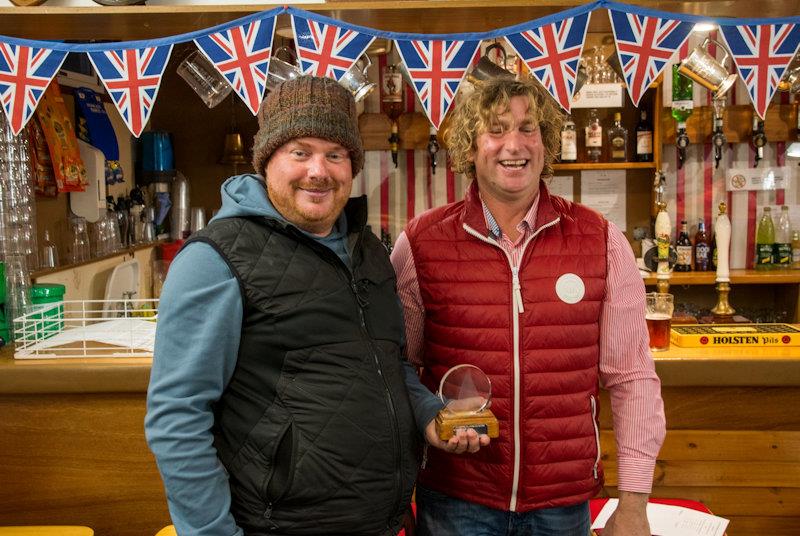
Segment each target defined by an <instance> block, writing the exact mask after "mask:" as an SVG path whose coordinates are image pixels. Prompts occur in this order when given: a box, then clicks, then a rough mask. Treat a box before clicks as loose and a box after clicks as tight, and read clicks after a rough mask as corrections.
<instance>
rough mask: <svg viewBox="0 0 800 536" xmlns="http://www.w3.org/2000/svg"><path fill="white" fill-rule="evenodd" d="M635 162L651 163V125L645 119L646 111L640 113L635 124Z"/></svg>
mask: <svg viewBox="0 0 800 536" xmlns="http://www.w3.org/2000/svg"><path fill="white" fill-rule="evenodd" d="M636 161H637V162H652V161H653V125H651V124H650V120H649V119H648V118H647V111H646V110H642V111H641V113H640V114H639V122H638V123H637V124H636Z"/></svg>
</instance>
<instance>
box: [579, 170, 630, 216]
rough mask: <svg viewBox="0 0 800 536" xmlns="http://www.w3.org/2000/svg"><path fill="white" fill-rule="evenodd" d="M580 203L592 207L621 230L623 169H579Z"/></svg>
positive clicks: (623, 189)
mask: <svg viewBox="0 0 800 536" xmlns="http://www.w3.org/2000/svg"><path fill="white" fill-rule="evenodd" d="M581 203H583V204H584V205H586V206H589V207H592V208H593V209H595V210H596V211H598V212H599V213H600V214H602V215H603V216H604V217H605V218H606V219H607V220H609V221H612V222H614V224H616V226H617V227H619V228H620V229H621V230H623V231H624V230H625V229H626V228H627V223H626V221H625V218H626V213H625V170H624V169H603V170H596V171H595V170H592V171H581Z"/></svg>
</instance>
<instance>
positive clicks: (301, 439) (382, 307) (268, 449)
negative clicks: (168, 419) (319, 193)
mask: <svg viewBox="0 0 800 536" xmlns="http://www.w3.org/2000/svg"><path fill="white" fill-rule="evenodd" d="M346 210H347V213H348V222H355V223H351V224H350V229H349V232H348V244H349V250H350V254H351V258H352V264H353V269H352V272H351V271H350V270H348V269H347V267H346V266H345V265H344V263H342V262H341V260H340V259H339V258H338V257H337V256H336V254H334V253H333V252H332V251H331V250H329V249H328V248H326V247H325V246H324V245H321V244H319V243H317V242H316V241H314V240H313V239H311V238H309V237H307V236H306V235H304V234H303V233H301V232H300V231H298V230H297V229H296V228H294V227H292V226H290V225H286V224H283V223H281V222H279V221H276V220H270V219H266V218H230V219H223V220H219V221H215V222H212V223H211V224H210V225H209V226H208V227H206V228H205V229H203V230H202V231H200V232H199V233H197V234H196V235H194V236H193V237H192V239H191V240H190V242H193V241H203V242H206V243H208V244H211V245H212V246H213V247H214V248H215V249H216V250H217V251H218V252H219V253H220V255H222V257H223V258H224V259H225V261H226V262H227V263H228V265H229V266H230V268H231V270H232V271H233V273H234V274H235V276H236V277H237V279H238V280H239V283H240V286H241V290H242V301H243V304H244V317H243V321H242V331H241V343H240V347H239V356H238V359H237V363H236V368H235V371H234V373H233V377H232V379H231V381H230V383H229V384H228V386H227V387H226V389H225V392H224V393H223V395H222V398H221V399H220V400H219V401H218V403H217V404H216V406H215V408H214V411H215V416H216V419H215V421H216V422H215V429H214V436H215V447H216V449H217V452H218V455H219V458H220V460H221V461H222V463H223V465H224V466H225V467H226V469H227V470H228V473H229V476H230V487H231V495H232V505H231V512H232V513H233V515H234V517H235V519H236V522H237V524H238V525H239V526H240V527H242V528H243V529H244V532H245V534H246V535H247V536H262V535H263V536H266V535H270V536H275V535H282V536H284V535H285V536H288V535H326V536H334V535H342V536H344V535H345V534H346V535H364V536H367V535H369V536H379V535H380V536H382V535H387V536H388V535H394V534H396V533H397V530H399V528H400V525H401V522H402V515H403V511H404V509H405V507H406V505H407V504H408V503H409V502H410V500H411V493H412V489H413V485H414V481H415V478H416V474H417V463H418V445H417V443H418V434H417V431H416V427H415V424H414V418H413V414H412V411H411V405H410V403H409V399H408V394H407V392H406V389H405V384H404V380H403V370H402V362H401V359H402V358H401V354H400V341H401V336H402V331H403V323H402V314H401V311H400V306H399V303H398V300H397V297H396V295H395V285H396V282H395V276H394V270H393V269H392V266H391V263H390V262H389V259H388V255H387V254H386V250H385V248H384V247H383V245H382V244H381V243H380V241H379V240H378V239H377V238H376V237H375V236H374V235H373V234H372V233H371V232H369V231H366V230H365V229H364V221H365V219H366V217H365V216H366V213H365V210H366V208H365V206H364V200H363V199H358V200H351V201H350V202H349V203H348V207H347V209H346Z"/></svg>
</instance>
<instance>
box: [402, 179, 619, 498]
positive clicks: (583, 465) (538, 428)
mask: <svg viewBox="0 0 800 536" xmlns="http://www.w3.org/2000/svg"><path fill="white" fill-rule="evenodd" d="M535 229H536V230H537V231H536V233H535V235H534V237H533V239H532V240H531V241H530V242H529V243H528V244H527V247H526V249H525V253H524V256H523V258H522V261H521V268H520V273H519V284H520V292H521V297H522V304H523V309H524V312H522V313H520V314H518V315H517V314H516V313H515V310H516V309H515V305H514V299H513V279H512V271H511V267H510V264H509V260H508V258H507V257H506V255H505V253H504V252H503V250H501V249H500V248H499V247H498V246H496V245H493V244H490V243H487V242H486V241H484V240H491V238H487V237H488V235H489V233H488V232H487V230H486V223H485V220H484V216H483V209H482V205H481V201H480V197H479V194H478V190H477V186H476V184H475V183H474V182H473V184H472V185H471V186H470V188H469V190H468V191H467V194H466V196H465V199H464V201H461V202H458V203H454V204H451V205H448V206H445V207H441V208H437V209H433V210H431V211H429V212H426V213H425V214H423V215H421V216H420V217H419V218H417V219H415V220H414V221H412V222H411V223H410V224H409V227H408V229H407V231H406V232H407V235H408V238H409V241H410V243H411V247H412V252H413V255H414V262H415V265H416V270H417V277H418V280H419V287H420V292H421V295H422V299H423V302H424V304H425V310H426V317H425V348H424V360H425V366H424V370H423V375H422V380H423V383H425V384H426V385H427V386H428V387H429V388H431V389H432V390H436V388H437V387H438V385H439V380H440V379H441V377H442V375H443V374H444V373H445V372H446V371H447V370H448V369H449V368H450V367H453V366H455V365H458V364H463V363H470V364H473V365H477V366H478V367H480V368H481V369H483V371H484V372H486V374H487V375H488V376H489V377H490V379H491V381H492V406H491V409H492V412H494V414H495V415H496V416H497V418H498V419H499V421H500V437H499V438H497V439H495V440H493V441H492V443H491V445H490V446H489V447H488V448H484V449H481V451H480V452H478V453H477V454H461V455H453V454H448V453H445V452H443V451H440V450H438V449H434V448H429V449H428V459H427V464H426V467H425V468H424V469H423V470H422V472H421V473H420V477H419V483H420V484H421V485H422V486H425V487H427V488H430V489H434V490H437V491H440V492H442V493H445V494H447V495H450V496H454V497H457V498H460V499H465V500H469V501H473V502H476V503H479V504H483V505H485V506H488V507H491V508H496V509H501V510H513V511H519V512H525V511H528V510H533V509H538V508H549V507H555V506H567V505H572V504H576V503H579V502H582V501H585V500H587V499H589V498H591V497H592V496H594V495H595V494H596V493H597V491H598V489H599V487H600V485H601V483H602V470H601V468H600V467H599V456H598V439H597V438H598V436H597V423H598V418H597V416H598V414H599V408H598V404H597V392H598V340H599V326H598V319H599V316H600V310H601V301H602V299H603V296H604V294H605V287H606V283H605V280H606V273H607V259H606V256H607V224H606V221H605V220H604V219H603V218H602V217H601V216H600V215H599V214H598V213H596V212H594V211H593V210H591V209H589V208H586V207H583V206H581V205H577V204H574V203H571V202H569V201H566V200H564V199H562V198H559V197H551V196H550V195H549V194H548V192H547V189H546V187H545V186H544V184H543V183H542V184H541V188H540V193H539V205H538V210H537V217H536V225H535ZM476 234H477V235H478V236H475V235H476ZM564 274H574V276H577V277H578V278H580V281H582V282H583V286H584V288H585V293H584V295H583V296H582V299H580V300H579V301H577V303H566V302H565V301H564V300H563V299H561V298H560V297H559V296H566V297H567V301H574V299H569V298H570V292H569V291H566V294H565V290H564V287H563V286H561V287H559V289H560V290H559V291H558V292H557V290H556V283H557V281H558V280H559V278H561V277H562V276H564ZM574 276H566V278H562V283H563V282H564V280H565V279H566V280H567V281H572V282H573V283H572V284H571V285H568V286H567V287H568V289H572V290H573V292H574V288H575V284H574V281H575V280H576V278H575V277H574ZM515 316H517V318H518V322H517V323H515V322H514V317H515ZM515 333H518V337H517V340H518V341H519V344H518V347H519V350H518V355H519V358H518V359H515V355H516V354H515V348H516V347H517V345H516V344H515Z"/></svg>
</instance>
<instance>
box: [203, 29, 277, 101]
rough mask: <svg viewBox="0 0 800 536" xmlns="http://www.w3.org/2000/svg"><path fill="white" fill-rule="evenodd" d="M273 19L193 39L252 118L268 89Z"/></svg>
mask: <svg viewBox="0 0 800 536" xmlns="http://www.w3.org/2000/svg"><path fill="white" fill-rule="evenodd" d="M274 30H275V17H268V18H264V19H258V20H254V21H252V22H249V23H247V24H243V25H241V26H236V27H234V28H229V29H226V30H222V31H219V32H215V33H212V34H209V35H205V36H202V37H199V38H197V39H195V40H194V42H195V44H196V45H197V47H198V48H199V49H200V51H201V52H202V53H203V54H205V56H206V57H207V58H208V60H209V61H210V62H211V63H212V64H213V65H214V67H216V69H217V70H218V71H219V72H220V74H222V76H224V77H225V79H226V80H227V81H228V83H229V84H230V85H231V87H232V88H233V89H234V91H236V94H237V95H239V98H240V99H242V101H243V102H244V103H245V104H246V105H247V107H248V108H249V109H250V111H251V112H252V113H253V115H256V114H258V110H259V108H260V107H261V101H262V100H263V98H264V91H265V90H266V88H267V73H268V72H269V59H270V51H271V49H272V37H273V34H274Z"/></svg>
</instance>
